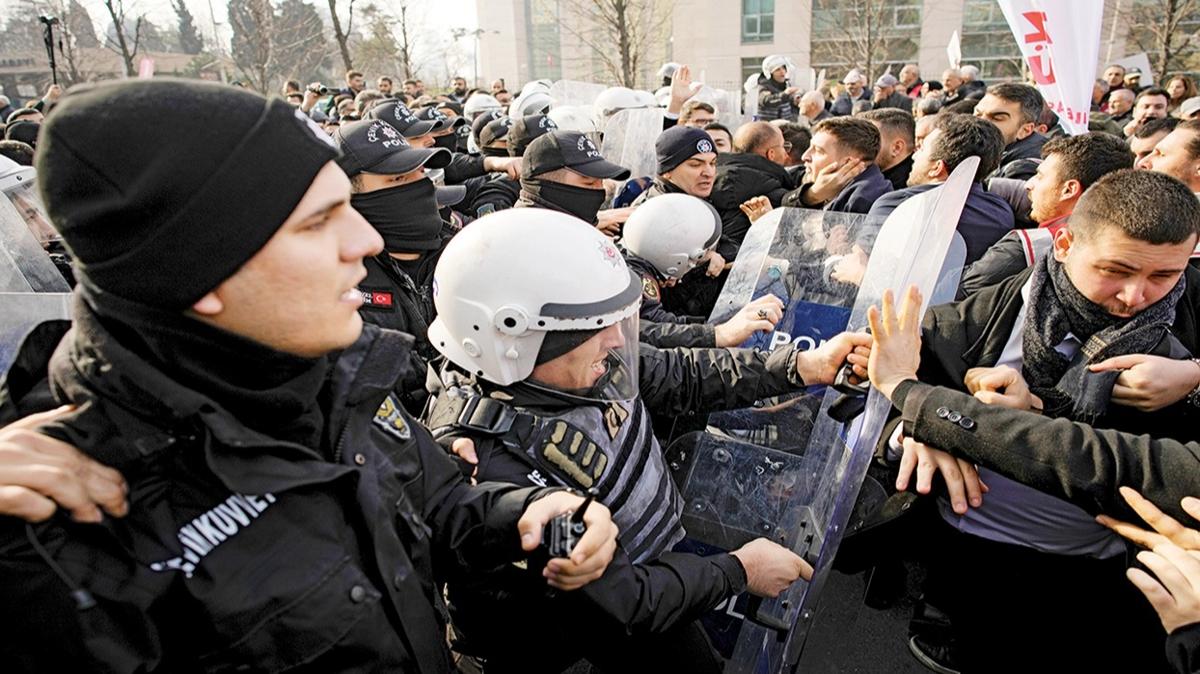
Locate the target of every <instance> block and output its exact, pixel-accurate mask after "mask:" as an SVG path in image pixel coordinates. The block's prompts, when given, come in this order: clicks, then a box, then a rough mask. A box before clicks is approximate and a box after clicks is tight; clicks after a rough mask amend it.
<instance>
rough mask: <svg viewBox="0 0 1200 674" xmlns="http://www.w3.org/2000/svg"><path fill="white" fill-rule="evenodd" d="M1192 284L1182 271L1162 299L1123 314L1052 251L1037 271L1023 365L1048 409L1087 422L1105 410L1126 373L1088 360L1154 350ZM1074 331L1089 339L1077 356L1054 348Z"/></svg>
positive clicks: (1052, 414)
mask: <svg viewBox="0 0 1200 674" xmlns="http://www.w3.org/2000/svg"><path fill="white" fill-rule="evenodd" d="M1186 287H1187V284H1186V283H1185V281H1184V277H1183V276H1182V275H1181V276H1180V277H1179V281H1178V282H1177V283H1176V284H1175V287H1174V288H1172V289H1171V292H1169V293H1167V295H1166V296H1165V297H1163V298H1162V299H1161V300H1159V301H1157V302H1155V303H1154V304H1152V305H1150V306H1149V307H1147V308H1146V309H1145V310H1143V311H1142V312H1141V313H1139V314H1137V315H1136V316H1134V317H1133V318H1129V319H1122V318H1119V317H1116V316H1113V315H1112V314H1109V313H1108V312H1107V311H1105V310H1104V308H1103V307H1101V306H1099V305H1097V304H1095V303H1093V302H1092V301H1090V300H1088V299H1087V298H1086V297H1084V296H1083V294H1082V293H1080V292H1079V291H1078V290H1077V289H1076V288H1075V286H1074V285H1072V284H1071V280H1070V279H1069V278H1067V273H1066V271H1065V270H1064V269H1063V266H1062V264H1060V263H1059V262H1058V261H1057V260H1055V259H1054V256H1053V255H1047V256H1046V257H1045V259H1044V260H1043V262H1042V263H1041V264H1040V265H1038V266H1037V268H1036V269H1034V272H1033V285H1032V287H1031V289H1030V293H1029V307H1028V314H1027V317H1026V319H1025V327H1024V329H1023V334H1022V349H1023V351H1024V364H1023V367H1022V370H1023V372H1024V375H1025V379H1026V381H1028V382H1029V387H1030V389H1031V390H1032V391H1033V393H1034V394H1035V395H1037V396H1038V397H1040V398H1041V399H1042V401H1043V402H1044V404H1045V410H1044V412H1045V414H1046V415H1047V416H1054V417H1060V416H1061V417H1068V418H1070V419H1073V420H1076V421H1083V422H1087V423H1091V422H1094V421H1095V420H1096V419H1097V418H1098V417H1100V416H1102V415H1104V414H1105V413H1106V412H1107V411H1108V403H1109V399H1110V398H1111V397H1112V388H1113V384H1114V383H1115V382H1116V380H1117V377H1118V376H1120V372H1118V371H1108V372H1092V371H1090V370H1088V365H1091V364H1093V363H1098V362H1100V361H1102V360H1105V359H1106V358H1111V357H1113V356H1122V355H1127V354H1132V353H1149V352H1150V351H1152V350H1153V349H1154V348H1155V347H1156V346H1158V345H1159V343H1160V342H1162V340H1163V338H1165V337H1166V336H1167V335H1168V334H1169V328H1170V327H1171V325H1172V324H1173V323H1174V322H1175V305H1176V304H1177V303H1178V302H1179V298H1181V297H1183V291H1184V289H1185V288H1186ZM1068 332H1070V333H1071V334H1073V335H1075V337H1076V338H1078V339H1080V340H1081V341H1082V342H1083V346H1082V348H1081V349H1080V351H1079V353H1078V354H1077V355H1076V357H1075V358H1074V359H1068V358H1067V357H1066V356H1064V355H1062V354H1061V353H1059V352H1058V351H1057V350H1055V348H1054V347H1055V346H1057V345H1058V344H1060V343H1062V341H1063V340H1064V339H1065V338H1066V336H1067V333H1068Z"/></svg>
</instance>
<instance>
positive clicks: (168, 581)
mask: <svg viewBox="0 0 1200 674" xmlns="http://www.w3.org/2000/svg"><path fill="white" fill-rule="evenodd" d="M64 329H65V325H64ZM75 330H76V331H77V330H79V328H78V327H76V328H75ZM88 332H89V334H86V335H77V334H76V332H72V333H69V336H68V337H67V339H66V340H64V341H63V343H62V345H61V347H60V350H59V354H56V356H55V358H59V357H60V356H63V357H69V358H70V359H71V361H70V362H73V363H74V364H75V366H74V371H73V372H72V373H71V374H70V375H68V376H67V379H66V381H62V380H61V379H60V380H59V383H58V385H57V389H58V390H56V395H57V397H58V398H59V401H60V402H67V401H69V402H71V403H74V404H76V405H78V408H77V410H76V411H74V412H73V413H71V414H70V415H68V416H67V417H65V418H63V419H62V420H61V421H59V422H56V423H55V424H53V425H52V426H50V427H48V428H47V432H48V433H50V434H51V435H54V436H57V437H59V438H60V439H63V440H65V441H67V442H69V443H71V444H74V445H75V446H77V447H79V448H80V449H81V450H82V451H84V452H85V453H87V454H89V455H91V456H92V457H93V458H95V459H96V460H98V461H100V462H102V463H105V464H107V465H110V466H112V467H114V468H116V469H117V470H119V471H120V472H121V473H122V474H123V475H124V476H125V478H126V480H127V482H128V484H129V504H130V511H129V514H128V515H127V516H126V517H123V518H120V519H106V520H105V521H104V522H103V523H101V524H80V523H76V522H74V521H73V520H71V519H69V518H68V517H66V516H63V515H59V516H56V517H55V518H53V519H51V520H49V521H47V522H44V523H41V524H37V525H26V524H25V523H24V522H19V521H17V520H15V519H13V518H0V597H2V598H3V602H4V605H5V606H8V607H10V610H7V611H4V617H3V618H0V629H3V633H4V639H3V641H2V642H0V658H3V662H4V664H5V669H6V671H38V672H50V671H59V672H67V671H114V672H117V671H119V672H134V671H137V672H216V671H221V672H227V671H256V672H259V671H261V672H274V671H282V670H288V671H313V672H335V671H337V672H341V671H346V672H350V671H354V672H364V671H389V672H396V671H405V672H417V671H420V672H450V671H453V669H454V667H453V665H452V664H451V661H450V658H449V652H448V650H447V649H446V647H445V630H444V620H443V610H442V609H441V608H439V607H440V606H441V593H440V591H439V588H438V585H437V582H436V581H437V580H439V579H440V578H442V577H445V576H446V575H453V574H454V573H459V572H462V573H477V572H480V571H483V570H487V569H490V568H493V567H494V566H496V565H498V564H504V563H507V562H508V561H510V560H513V559H517V558H518V557H519V556H520V555H521V553H519V552H518V548H519V541H518V539H517V535H516V528H515V524H516V521H517V519H518V518H519V515H520V514H521V513H522V512H523V511H524V509H525V507H526V505H527V504H528V502H529V501H531V500H532V499H534V498H536V497H537V496H539V495H540V493H539V491H538V490H530V489H520V488H515V487H513V486H512V485H502V484H490V485H479V486H478V487H472V486H470V485H469V484H468V483H467V482H466V481H465V480H464V479H463V477H462V476H461V473H459V471H458V470H457V469H456V467H455V466H454V465H453V463H452V462H451V461H450V460H449V459H448V458H447V457H446V456H445V453H444V452H443V451H442V450H441V449H440V448H438V447H437V446H436V445H435V444H434V443H433V442H432V441H431V440H430V438H429V436H428V434H427V433H426V432H425V431H423V430H422V429H421V428H420V427H419V426H417V425H416V424H415V423H414V422H413V421H412V420H411V419H410V418H409V417H408V416H407V415H406V414H405V413H404V412H403V411H402V410H400V409H399V408H398V407H397V406H396V404H395V403H394V402H393V401H392V399H391V398H390V397H389V395H388V394H389V392H390V391H391V389H392V384H393V382H394V380H395V378H396V376H397V375H398V374H399V371H400V369H401V368H402V367H403V366H404V365H403V363H404V355H405V354H404V351H405V350H406V348H407V339H406V338H404V336H402V335H399V334H397V333H394V332H389V331H381V330H379V329H378V328H375V327H373V326H365V327H364V330H363V333H362V336H361V337H360V338H359V339H358V341H357V342H356V343H355V344H354V345H353V346H351V347H349V348H348V349H346V351H344V352H343V353H342V354H341V355H340V357H338V358H337V360H336V362H335V364H333V365H332V366H331V367H330V370H329V372H328V375H327V379H326V380H325V384H324V388H323V390H322V394H321V398H320V399H321V408H322V412H323V414H324V423H325V425H324V428H323V429H322V430H321V434H322V435H323V436H324V440H323V441H322V443H321V444H322V447H320V448H313V447H308V446H302V445H299V444H295V443H292V442H286V441H281V440H277V439H274V438H272V437H267V436H265V435H263V434H262V433H259V432H257V431H254V430H251V429H250V428H249V427H247V426H245V425H244V424H243V423H241V422H240V421H239V420H238V419H237V418H236V417H235V416H234V415H233V414H232V413H231V412H230V411H228V410H227V409H226V408H225V407H222V404H221V401H219V400H215V399H210V398H208V397H206V396H204V395H203V394H200V393H198V392H197V391H194V390H190V389H187V388H185V387H183V386H182V385H180V384H178V383H176V382H175V381H173V380H172V379H169V378H167V377H166V376H165V375H164V374H163V373H162V372H161V371H160V370H157V369H155V368H153V367H151V366H150V365H149V364H148V363H147V362H146V361H144V360H142V359H140V358H139V357H137V356H136V355H134V354H133V353H132V352H131V351H128V350H127V349H125V348H124V347H122V346H121V345H120V344H119V343H118V342H117V341H116V340H115V339H114V338H113V337H112V335H111V334H108V333H106V332H105V330H103V329H96V330H95V331H92V330H91V329H89V330H88ZM40 355H41V358H32V357H26V358H25V360H24V362H25V363H27V364H29V363H36V362H39V361H40V362H41V363H42V365H43V370H42V371H43V373H44V371H45V370H44V364H45V355H46V354H45V353H42V354H40ZM26 356H28V354H26ZM35 369H36V368H35ZM36 377H37V373H36V372H30V371H26V372H23V373H20V374H19V375H18V376H17V377H16V379H17V380H19V381H23V382H26V383H28V382H29V381H31V380H33V379H36ZM12 383H13V378H12V377H11V376H10V378H9V384H12ZM18 388H21V387H18ZM25 388H26V389H28V387H25ZM5 392H6V394H7V395H6V396H5V398H4V399H3V409H4V410H6V411H7V410H11V409H12V406H13V405H14V403H15V402H17V401H16V400H15V390H14V388H13V387H12V386H9V387H8V388H7V389H6V391H5ZM52 561H53V564H52V563H51V562H52ZM435 569H437V570H438V575H435V571H434V570H435ZM15 607H21V608H20V609H19V610H17V609H16V608H15Z"/></svg>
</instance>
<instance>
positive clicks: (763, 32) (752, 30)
mask: <svg viewBox="0 0 1200 674" xmlns="http://www.w3.org/2000/svg"><path fill="white" fill-rule="evenodd" d="M774 39H775V0H742V42H743V43H745V42H771V41H772V40H774Z"/></svg>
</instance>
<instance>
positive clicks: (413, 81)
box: [402, 80, 417, 87]
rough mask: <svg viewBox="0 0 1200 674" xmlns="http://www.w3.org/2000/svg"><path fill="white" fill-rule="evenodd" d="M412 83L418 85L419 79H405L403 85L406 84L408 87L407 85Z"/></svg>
mask: <svg viewBox="0 0 1200 674" xmlns="http://www.w3.org/2000/svg"><path fill="white" fill-rule="evenodd" d="M410 84H411V85H413V86H414V87H415V86H417V81H416V80H404V83H403V85H402V86H406V87H407V86H408V85H410Z"/></svg>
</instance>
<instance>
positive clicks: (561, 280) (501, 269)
mask: <svg viewBox="0 0 1200 674" xmlns="http://www.w3.org/2000/svg"><path fill="white" fill-rule="evenodd" d="M532 242H536V245H531V243H532ZM641 292H642V284H641V281H640V280H639V279H638V277H637V276H636V275H635V274H633V273H632V272H631V271H630V270H629V268H628V267H626V266H625V260H624V258H623V257H621V254H620V252H619V251H618V250H617V248H616V246H614V245H613V243H612V242H611V241H610V240H609V239H608V238H607V237H605V236H604V235H603V234H601V233H600V232H599V230H597V229H596V228H595V227H593V226H591V225H589V224H587V223H585V222H583V221H582V220H579V219H577V218H574V217H572V216H569V215H566V214H564V213H559V212H557V211H551V210H544V209H540V208H517V209H511V210H506V211H502V212H499V213H494V214H492V215H488V216H485V217H483V218H480V219H479V220H476V221H475V222H473V223H471V226H470V227H466V228H464V229H463V230H462V231H461V232H459V233H458V234H457V235H456V236H455V237H454V238H453V239H451V240H450V243H449V244H448V245H447V246H446V249H445V251H444V252H443V253H442V256H441V259H440V260H439V261H438V264H437V269H436V270H435V271H434V281H433V302H434V305H435V306H436V308H437V313H438V316H437V318H436V319H435V320H434V321H433V324H432V325H430V326H429V341H430V342H431V343H432V344H433V346H434V348H436V349H437V350H438V351H439V352H440V353H441V354H442V355H444V356H446V358H447V359H448V360H449V361H450V362H451V363H453V364H455V365H457V366H458V367H460V368H462V369H463V370H465V371H467V372H468V373H470V374H472V375H474V376H476V377H479V378H481V379H484V380H487V381H489V382H492V383H495V384H499V385H501V386H507V385H509V384H513V383H516V382H521V381H525V380H528V381H527V383H528V384H529V385H532V386H538V387H541V388H549V389H552V390H554V391H555V392H557V393H567V394H570V395H573V396H577V397H586V398H588V399H605V400H631V399H632V398H634V397H635V396H636V395H637V381H638V380H637V360H638V355H637V353H638V334H637V320H638V308H639V306H640V302H641ZM567 354H572V355H571V357H568V358H566V359H565V360H560V361H558V363H556V365H563V367H562V368H555V369H556V370H561V371H565V372H567V373H568V375H569V380H570V381H571V382H572V385H561V384H557V385H556V383H555V382H538V381H535V380H533V379H530V375H531V374H532V373H533V371H534V367H535V365H537V364H539V363H544V362H548V361H550V360H554V359H555V358H559V357H561V356H564V355H567Z"/></svg>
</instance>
